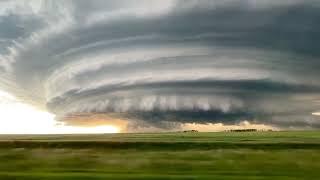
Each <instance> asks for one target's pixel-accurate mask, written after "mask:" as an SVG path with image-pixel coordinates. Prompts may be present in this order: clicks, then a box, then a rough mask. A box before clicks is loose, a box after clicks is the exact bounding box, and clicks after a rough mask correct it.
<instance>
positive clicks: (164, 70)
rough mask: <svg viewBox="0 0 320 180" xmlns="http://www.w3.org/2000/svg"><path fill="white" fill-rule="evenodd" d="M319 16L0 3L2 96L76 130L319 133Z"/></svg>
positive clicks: (165, 2)
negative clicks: (251, 127) (196, 127)
mask: <svg viewBox="0 0 320 180" xmlns="http://www.w3.org/2000/svg"><path fill="white" fill-rule="evenodd" d="M319 19H320V3H319V2H318V1H314V0H283V1H278V0H268V1H267V0H219V1H218V0H217V1H216V0H183V1H182V0H162V1H158V0H139V1H135V0H117V1H111V0H110V1H108V0H92V1H87V0H63V1H57V0H28V1H27V0H26V1H22V0H16V1H14V0H10V1H1V2H0V89H1V90H2V91H6V92H9V93H10V94H12V95H13V96H15V97H16V98H17V99H19V100H20V101H22V102H23V103H26V104H30V105H32V106H34V107H37V108H39V109H42V110H44V111H48V112H50V113H52V114H54V115H55V116H56V119H57V120H59V121H61V122H63V123H67V124H68V123H69V124H73V125H77V124H81V125H83V124H86V123H87V124H88V125H89V124H92V123H93V122H94V121H96V118H95V117H97V115H99V117H100V120H101V118H102V119H105V120H106V121H112V119H124V120H126V121H128V127H129V128H131V129H132V130H135V129H143V128H150V127H151V128H165V129H175V128H177V127H181V126H190V124H191V125H192V124H200V125H203V124H219V125H221V124H222V125H225V126H232V125H235V124H239V123H240V124H241V123H243V122H245V123H249V124H250V123H251V124H262V125H265V126H272V127H275V128H302V129H310V128H311V129H312V128H320V116H319V112H320V80H319V77H320V71H319V69H320V59H319V58H320V51H319V47H320V43H319V40H320V23H319ZM100 120H99V121H100ZM93 124H94V123H93Z"/></svg>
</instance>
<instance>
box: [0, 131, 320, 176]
mask: <svg viewBox="0 0 320 180" xmlns="http://www.w3.org/2000/svg"><path fill="white" fill-rule="evenodd" d="M0 162H1V163H0V179H1V180H2V179H3V180H11V179H12V180H13V179H23V180H33V179H34V180H36V179H50V180H51V179H52V180H58V179H59V180H60V179H61V180H62V179H77V180H78V179H79V180H81V179H86V180H91V179H148V180H149V179H319V177H320V172H319V171H320V132H315V131H313V132H312V131H306V132H250V133H224V132H223V133H157V134H109V135H45V136H33V135H28V136H25V135H24V136H23V135H20V136H11V135H6V136H4V135H3V136H0Z"/></svg>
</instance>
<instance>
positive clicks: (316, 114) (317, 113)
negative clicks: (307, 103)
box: [312, 112, 320, 116]
mask: <svg viewBox="0 0 320 180" xmlns="http://www.w3.org/2000/svg"><path fill="white" fill-rule="evenodd" d="M312 115H314V116H320V112H314V113H312Z"/></svg>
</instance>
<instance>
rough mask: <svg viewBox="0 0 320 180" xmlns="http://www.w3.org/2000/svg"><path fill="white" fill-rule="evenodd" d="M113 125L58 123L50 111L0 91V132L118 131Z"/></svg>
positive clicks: (63, 132)
mask: <svg viewBox="0 0 320 180" xmlns="http://www.w3.org/2000/svg"><path fill="white" fill-rule="evenodd" d="M119 132H120V128H118V127H116V126H114V125H101V126H96V127H76V126H67V125H64V124H61V123H58V122H57V121H56V120H55V116H54V115H53V114H51V113H48V112H44V111H40V110H38V109H36V108H34V107H32V106H30V105H27V104H24V103H22V102H19V101H18V100H17V99H16V98H15V97H14V96H12V95H10V94H8V93H5V92H2V91H0V134H79V133H81V134H93V133H97V134H99V133H119Z"/></svg>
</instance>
